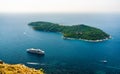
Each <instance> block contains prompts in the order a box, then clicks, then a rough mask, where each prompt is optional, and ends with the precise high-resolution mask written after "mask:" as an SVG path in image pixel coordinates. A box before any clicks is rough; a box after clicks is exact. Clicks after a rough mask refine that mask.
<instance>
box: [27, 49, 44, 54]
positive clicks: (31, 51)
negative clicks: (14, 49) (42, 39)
mask: <svg viewBox="0 0 120 74" xmlns="http://www.w3.org/2000/svg"><path fill="white" fill-rule="evenodd" d="M27 52H28V53H33V54H39V55H44V54H45V51H43V50H41V49H35V48H29V49H27Z"/></svg>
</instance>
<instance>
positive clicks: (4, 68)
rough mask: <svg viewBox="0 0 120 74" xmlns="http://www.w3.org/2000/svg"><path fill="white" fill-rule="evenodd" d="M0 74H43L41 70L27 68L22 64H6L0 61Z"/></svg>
mask: <svg viewBox="0 0 120 74" xmlns="http://www.w3.org/2000/svg"><path fill="white" fill-rule="evenodd" d="M0 74H44V73H43V71H42V70H36V69H34V68H29V67H27V66H25V65H23V64H7V63H4V62H3V61H1V60H0Z"/></svg>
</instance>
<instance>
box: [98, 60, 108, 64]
mask: <svg viewBox="0 0 120 74" xmlns="http://www.w3.org/2000/svg"><path fill="white" fill-rule="evenodd" d="M100 62H101V63H107V62H108V61H107V60H101V61H100Z"/></svg>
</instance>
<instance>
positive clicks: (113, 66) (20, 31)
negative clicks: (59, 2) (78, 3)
mask: <svg viewBox="0 0 120 74" xmlns="http://www.w3.org/2000/svg"><path fill="white" fill-rule="evenodd" d="M119 19H120V15H119V14H0V59H1V60H3V61H5V62H6V63H10V64H14V63H22V64H25V65H27V66H29V67H34V68H36V69H40V68H43V69H44V70H45V72H46V73H47V74H105V73H113V72H120V21H119ZM32 21H50V22H55V23H60V24H64V25H75V24H83V23H84V24H87V25H90V26H94V27H98V28H101V29H102V30H104V31H105V32H107V33H109V34H110V35H111V36H112V39H110V40H108V41H104V42H99V43H91V42H85V41H79V40H63V39H62V38H61V36H62V35H61V34H59V33H51V32H39V31H34V30H33V29H32V28H31V27H29V26H28V25H27V24H28V23H30V22H32ZM28 48H41V49H43V50H44V51H45V52H46V54H45V56H44V57H41V56H38V55H32V54H28V53H26V49H28ZM101 60H107V61H108V63H106V64H103V63H101V62H100V61H101ZM27 62H35V63H39V65H30V64H27Z"/></svg>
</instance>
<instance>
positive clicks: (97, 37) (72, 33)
mask: <svg viewBox="0 0 120 74" xmlns="http://www.w3.org/2000/svg"><path fill="white" fill-rule="evenodd" d="M28 25H29V26H32V28H33V29H34V30H39V31H46V32H60V33H62V34H63V38H64V39H80V40H85V41H92V42H99V41H104V40H107V39H109V38H110V35H109V34H107V33H105V32H104V31H102V30H101V29H98V28H95V27H91V26H87V25H84V24H78V25H72V26H65V25H60V24H56V23H51V22H44V21H40V22H32V23H29V24H28Z"/></svg>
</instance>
